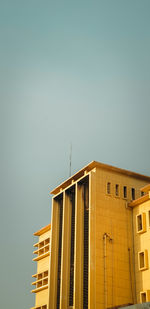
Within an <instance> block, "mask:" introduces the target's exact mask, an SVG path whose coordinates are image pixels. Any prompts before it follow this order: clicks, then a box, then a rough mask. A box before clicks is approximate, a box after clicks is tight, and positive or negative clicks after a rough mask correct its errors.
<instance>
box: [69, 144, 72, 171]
mask: <svg viewBox="0 0 150 309" xmlns="http://www.w3.org/2000/svg"><path fill="white" fill-rule="evenodd" d="M71 165H72V143H70V155H69V177H71Z"/></svg>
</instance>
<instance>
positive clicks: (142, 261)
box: [138, 250, 148, 270]
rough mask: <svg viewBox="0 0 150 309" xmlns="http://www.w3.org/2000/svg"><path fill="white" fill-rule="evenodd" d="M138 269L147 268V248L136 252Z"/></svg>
mask: <svg viewBox="0 0 150 309" xmlns="http://www.w3.org/2000/svg"><path fill="white" fill-rule="evenodd" d="M138 260H139V270H145V269H147V268H148V252H147V250H144V251H141V252H138Z"/></svg>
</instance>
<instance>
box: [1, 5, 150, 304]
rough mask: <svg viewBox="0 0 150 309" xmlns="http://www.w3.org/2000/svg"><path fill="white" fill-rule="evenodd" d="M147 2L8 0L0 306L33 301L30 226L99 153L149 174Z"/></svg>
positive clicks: (44, 218)
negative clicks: (54, 194) (53, 195)
mask: <svg viewBox="0 0 150 309" xmlns="http://www.w3.org/2000/svg"><path fill="white" fill-rule="evenodd" d="M149 12H150V1H149V0H143V1H141V0H140V1H139V0H124V1H123V0H113V1H112V0H104V1H101V0H98V1H88V0H86V1H85V0H80V1H79V0H76V1H70V0H69V1H66V0H61V1H50V0H49V1H48V0H44V1H40V0H36V1H35V0H30V1H28V0H27V1H21V0H13V1H10V0H5V1H4V0H1V1H0V118H1V119H0V136H1V152H0V157H1V160H0V162H1V166H0V168H1V173H0V175H1V185H0V187H1V216H0V218H1V224H0V227H1V256H0V260H1V276H0V291H1V297H0V308H3V309H8V308H11V309H19V308H21V309H27V308H30V307H32V306H33V305H34V296H33V295H31V294H30V290H31V286H30V282H31V281H32V279H31V276H32V274H33V273H35V271H36V267H35V265H34V263H33V262H32V251H33V248H32V245H33V243H34V242H35V239H34V238H33V236H32V234H33V232H35V231H36V230H38V229H39V228H41V227H42V226H44V225H46V224H48V223H49V222H50V216H51V198H50V195H49V192H50V190H52V189H53V188H54V187H55V186H56V185H58V184H59V183H60V182H62V181H63V180H65V179H66V178H67V177H68V176H69V148H70V143H72V174H73V173H74V172H76V171H77V170H78V169H80V168H82V167H83V166H84V165H86V164H88V163H89V162H90V161H92V160H97V161H100V162H103V163H108V164H112V165H115V166H118V167H121V168H125V169H130V170H133V171H135V172H139V173H143V174H146V175H149V176H150V164H149V158H150V142H149V132H150V121H149V115H150V18H149Z"/></svg>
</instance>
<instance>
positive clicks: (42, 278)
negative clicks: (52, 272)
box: [32, 270, 48, 309]
mask: <svg viewBox="0 0 150 309" xmlns="http://www.w3.org/2000/svg"><path fill="white" fill-rule="evenodd" d="M33 277H35V278H36V281H34V282H32V285H35V289H34V290H32V293H37V292H38V291H41V290H44V289H45V288H47V287H48V270H46V271H44V272H43V273H38V274H35V275H33ZM42 309H43V308H42Z"/></svg>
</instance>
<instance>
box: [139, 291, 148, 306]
mask: <svg viewBox="0 0 150 309" xmlns="http://www.w3.org/2000/svg"><path fill="white" fill-rule="evenodd" d="M149 301H150V290H147V291H143V292H140V302H141V303H146V302H149Z"/></svg>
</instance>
